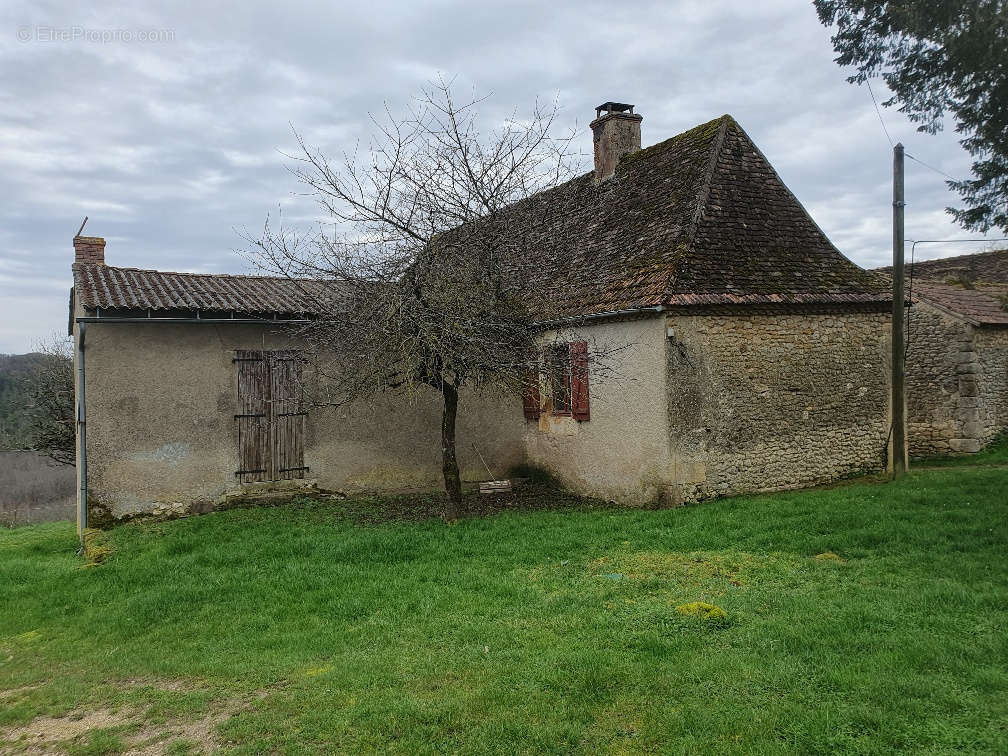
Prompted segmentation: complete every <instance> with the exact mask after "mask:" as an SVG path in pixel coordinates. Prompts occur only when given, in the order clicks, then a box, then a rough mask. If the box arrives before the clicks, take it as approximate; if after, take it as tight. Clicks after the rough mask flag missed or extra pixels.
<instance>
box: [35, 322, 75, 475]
mask: <svg viewBox="0 0 1008 756" xmlns="http://www.w3.org/2000/svg"><path fill="white" fill-rule="evenodd" d="M37 353H38V354H37V359H36V361H35V363H34V365H33V368H32V370H31V371H30V372H29V374H28V376H27V377H26V378H25V395H26V400H27V401H26V404H27V407H26V414H27V416H28V424H29V428H28V433H29V441H30V442H31V448H32V449H35V450H36V451H39V452H42V453H43V454H45V455H47V456H49V457H51V458H52V459H53V460H55V461H57V462H60V463H62V464H65V465H73V464H74V461H75V444H76V437H75V433H76V429H75V427H74V420H75V417H74V372H73V344H72V342H71V340H70V339H68V338H66V337H61V336H55V335H54V336H52V337H50V338H49V340H47V341H44V342H42V343H41V344H39V345H38V347H37Z"/></svg>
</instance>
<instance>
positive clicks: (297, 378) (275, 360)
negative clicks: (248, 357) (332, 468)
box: [269, 351, 308, 480]
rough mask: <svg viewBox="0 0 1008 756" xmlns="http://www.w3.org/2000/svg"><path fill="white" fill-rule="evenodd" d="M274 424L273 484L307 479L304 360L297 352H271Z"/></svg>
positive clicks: (271, 389)
mask: <svg viewBox="0 0 1008 756" xmlns="http://www.w3.org/2000/svg"><path fill="white" fill-rule="evenodd" d="M269 354H270V384H271V385H270V393H271V399H272V401H271V403H270V406H271V409H272V412H271V414H270V421H271V422H270V424H271V427H272V434H271V435H272V445H273V480H292V479H294V478H303V477H304V475H305V471H306V470H307V469H308V468H307V467H305V464H304V422H305V413H304V410H303V406H302V391H301V358H300V355H299V354H298V353H297V352H293V351H287V352H270V353H269Z"/></svg>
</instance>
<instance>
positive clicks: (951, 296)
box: [880, 250, 1008, 457]
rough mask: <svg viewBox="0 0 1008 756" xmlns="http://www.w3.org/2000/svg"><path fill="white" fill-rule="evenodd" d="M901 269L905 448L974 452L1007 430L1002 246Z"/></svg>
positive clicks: (1006, 273)
mask: <svg viewBox="0 0 1008 756" xmlns="http://www.w3.org/2000/svg"><path fill="white" fill-rule="evenodd" d="M880 272H882V273H885V274H889V273H891V270H890V269H889V268H881V269H880ZM907 276H908V278H909V279H910V280H912V290H911V296H912V300H913V306H912V307H911V308H910V310H909V313H908V316H907V318H908V324H909V327H908V347H907V360H906V395H907V443H908V445H909V447H910V454H911V456H915V457H924V456H931V455H941V454H950V453H959V452H976V451H979V450H980V449H982V448H983V447H984V446H986V445H987V444H988V443H990V442H991V441H992V440H993V439H994V438H996V437H997V436H998V435H999V434H1001V433H1003V432H1004V431H1005V430H1006V429H1008V311H1006V302H1008V250H999V251H993V252H983V253H980V254H972V255H960V256H956V257H947V258H942V259H939V260H927V261H924V262H917V263H914V265H913V267H912V269H911V268H910V266H908V267H907Z"/></svg>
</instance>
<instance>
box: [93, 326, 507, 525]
mask: <svg viewBox="0 0 1008 756" xmlns="http://www.w3.org/2000/svg"><path fill="white" fill-rule="evenodd" d="M296 347H297V344H296V343H292V342H291V340H290V339H289V338H288V337H287V336H286V335H285V334H284V333H282V331H280V330H278V328H277V327H263V326H259V325H239V324H235V325H231V324H224V325H209V324H201V325H184V324H178V325H175V324H173V325H167V324H152V325H146V324H101V323H92V324H90V325H88V328H87V336H86V343H85V361H86V368H87V374H86V375H87V385H86V391H87V462H88V501H89V505H91V506H93V507H97V508H98V510H102V511H103V512H104V513H105V515H106V516H107V515H111V516H112V517H113V518H119V517H123V516H126V515H130V514H133V513H138V512H153V511H155V510H157V511H159V512H160V511H171V512H185V511H190V510H197V511H202V510H204V509H208V508H213V506H214V502H215V501H217V500H218V499H219V497H221V496H222V495H224V494H225V493H226V492H228V491H233V490H234V489H235V488H236V487H237V484H236V478H235V471H236V470H238V469H239V460H238V448H237V439H236V425H235V419H234V415H235V413H236V412H238V409H237V407H238V403H237V378H236V371H235V366H234V364H233V363H232V358H233V357H234V351H235V350H236V349H290V348H296ZM440 407H441V405H440V396H439V395H436V394H434V393H433V392H430V393H429V395H425V396H423V397H422V398H421V400H419V401H417V402H414V403H409V402H406V401H404V400H396V399H394V398H385V399H382V398H380V397H379V399H378V400H377V401H376V403H375V406H373V407H355V408H353V409H341V410H327V409H322V410H312V411H311V412H310V413H309V415H308V418H307V423H306V430H305V464H306V465H308V466H309V468H310V470H309V471H308V473H307V474H306V477H308V478H311V479H315V480H317V481H318V484H319V485H320V486H321V487H323V488H326V489H335V490H342V491H354V490H384V491H388V490H397V489H404V488H436V487H438V486H439V485H440V481H441V449H440ZM521 424H522V413H521V406H520V402H519V401H517V400H512V401H510V402H503V403H502V402H491V401H479V400H476V399H475V398H474V397H472V396H467V395H463V396H462V397H461V400H460V408H459V415H458V451H459V463H460V467H461V471H462V476H463V478H464V479H465V478H467V479H476V478H479V479H484V478H485V476H486V472H485V470H484V469H483V467H482V465H481V463H480V462H479V460H478V458H477V457H476V455H475V453H474V452H473V450H472V443H473V442H476V443H477V444H478V445H479V449H480V451H481V452H482V453H483V455H484V456H485V457H486V458H487V461H488V462H490V463H491V464H492V465H494V466H495V467H496V468H497V469H498V470H502V471H506V470H508V468H510V467H511V466H513V465H515V464H517V463H519V462H521V461H522V460H523V450H522V443H521V431H522V425H521ZM101 513H102V512H101V511H99V515H100V514H101ZM100 519H101V518H100V516H95V517H92V521H94V522H97V521H99V520H100Z"/></svg>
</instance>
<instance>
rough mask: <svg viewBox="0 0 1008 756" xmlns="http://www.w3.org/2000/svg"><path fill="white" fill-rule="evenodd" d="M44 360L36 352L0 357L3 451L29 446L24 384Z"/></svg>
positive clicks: (0, 432) (0, 441)
mask: <svg viewBox="0 0 1008 756" xmlns="http://www.w3.org/2000/svg"><path fill="white" fill-rule="evenodd" d="M41 358H42V355H41V354H39V353H37V352H31V353H29V354H0V449H25V448H28V446H29V445H30V441H29V437H28V418H27V415H26V412H25V404H26V394H25V386H24V381H25V379H26V378H27V377H28V376H29V375H30V374H31V372H32V370H33V369H34V368H35V367H36V366H37V365H38V362H39V360H40V359H41Z"/></svg>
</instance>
